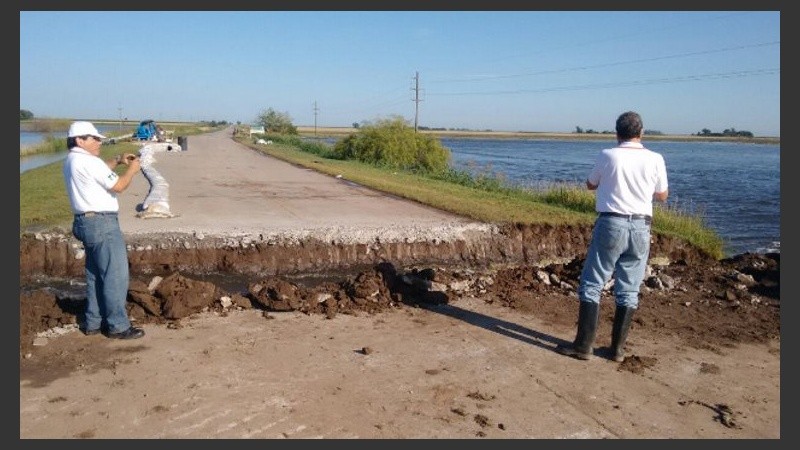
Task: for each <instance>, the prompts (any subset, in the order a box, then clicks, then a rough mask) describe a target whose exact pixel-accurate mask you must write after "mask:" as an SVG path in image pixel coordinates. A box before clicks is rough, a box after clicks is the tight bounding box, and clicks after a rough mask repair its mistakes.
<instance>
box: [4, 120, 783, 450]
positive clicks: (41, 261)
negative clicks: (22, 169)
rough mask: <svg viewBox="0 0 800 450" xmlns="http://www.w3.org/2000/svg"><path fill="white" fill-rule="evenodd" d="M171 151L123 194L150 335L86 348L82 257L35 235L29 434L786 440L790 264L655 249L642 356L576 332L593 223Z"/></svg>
mask: <svg viewBox="0 0 800 450" xmlns="http://www.w3.org/2000/svg"><path fill="white" fill-rule="evenodd" d="M188 146H189V151H187V152H182V153H179V154H169V155H167V154H162V155H159V156H158V157H157V158H158V164H157V166H156V167H157V168H158V170H159V172H160V173H161V174H162V175H163V176H164V177H165V179H166V180H168V181H169V184H170V192H169V193H170V205H171V207H172V212H173V213H174V214H175V216H174V217H173V218H170V219H146V220H142V219H139V218H137V216H136V213H137V206H138V205H137V203H140V202H142V200H143V199H144V198H145V197H146V195H147V193H148V185H147V183H146V182H145V181H144V180H143V179H142V178H137V179H136V180H134V183H132V185H131V187H130V188H129V191H126V193H124V194H123V196H122V197H121V199H120V208H121V209H120V223H121V225H122V228H123V231H124V232H125V233H126V240H127V241H128V243H129V252H128V254H129V261H130V267H131V274H132V282H131V284H130V287H129V291H128V310H129V314H130V316H131V317H132V319H133V320H134V321H135V324H137V325H138V326H141V327H143V328H144V330H145V331H146V333H147V334H146V336H144V337H143V338H142V339H138V340H132V341H120V340H114V339H108V338H105V337H104V336H102V335H94V336H84V335H83V334H81V333H80V332H79V331H78V330H77V327H76V325H75V323H76V317H77V316H78V315H79V314H80V312H81V311H82V309H83V308H84V303H85V293H84V289H85V285H84V284H83V281H84V280H83V260H82V253H81V248H80V245H79V244H78V243H77V242H76V241H75V240H74V239H73V238H70V236H69V234H68V233H66V232H64V231H63V230H62V231H59V230H50V231H47V232H45V231H39V232H36V233H25V234H23V235H21V237H20V247H19V249H20V309H19V313H20V329H19V370H20V424H19V425H20V438H242V439H246V438H572V439H574V438H756V439H777V438H780V437H781V426H780V422H781V408H780V406H781V401H780V400H781V383H780V375H781V358H780V350H781V345H780V344H781V329H780V316H781V314H780V309H781V308H780V306H781V302H780V255H779V254H768V255H754V254H744V255H738V256H736V257H733V258H730V259H725V260H722V261H716V260H712V259H709V258H708V257H707V256H704V255H703V254H701V253H699V252H697V251H696V250H694V249H692V248H691V247H687V246H686V245H685V244H683V243H681V242H679V241H675V240H672V239H669V238H667V237H665V236H655V237H654V240H653V243H652V246H651V261H650V273H649V274H648V277H647V279H646V281H645V287H643V289H642V294H641V301H640V308H639V310H638V311H637V312H636V315H635V316H634V321H633V325H632V327H631V330H630V334H629V337H628V342H627V345H626V349H627V357H626V359H625V360H624V361H623V362H622V363H617V362H613V361H611V360H609V359H607V357H606V352H605V346H607V345H608V344H609V343H610V334H611V332H610V330H611V322H612V317H613V310H614V302H613V298H612V296H611V294H610V293H609V292H606V293H605V294H604V296H603V300H602V303H601V323H600V326H599V330H598V335H597V342H596V349H595V357H594V358H593V359H592V360H591V361H578V360H575V359H572V358H568V357H564V356H562V355H560V354H558V353H556V352H555V351H553V350H554V348H555V347H556V346H557V345H558V344H562V343H566V342H569V341H571V340H572V338H573V337H574V335H575V325H576V319H577V309H578V302H577V295H576V293H575V289H576V287H577V284H578V274H579V271H580V267H581V265H582V263H583V261H582V258H583V254H584V253H585V249H586V245H587V243H588V239H589V237H590V232H591V228H590V227H589V226H585V227H584V226H570V227H552V226H527V225H526V226H523V225H518V224H476V223H472V222H470V221H467V220H464V219H463V218H458V217H453V216H452V215H448V214H446V213H443V212H441V211H435V210H431V209H430V208H426V207H424V206H421V205H416V204H413V203H411V202H406V201H404V200H402V199H397V198H393V197H390V196H386V195H382V194H380V193H376V192H373V191H369V190H367V189H364V188H363V187H359V186H356V185H353V184H352V183H348V182H347V181H346V180H342V179H337V178H334V177H327V176H323V175H320V174H316V173H314V172H313V171H309V170H306V169H302V168H297V167H293V166H291V165H288V164H285V163H283V162H280V161H276V160H274V159H272V158H268V157H265V156H263V155H259V154H257V153H255V152H253V151H251V150H249V149H247V148H245V147H243V146H241V145H239V144H236V143H233V142H231V140H230V130H225V131H224V132H218V133H212V134H209V135H208V136H205V135H203V136H192V137H191V138H190V140H189V145H188Z"/></svg>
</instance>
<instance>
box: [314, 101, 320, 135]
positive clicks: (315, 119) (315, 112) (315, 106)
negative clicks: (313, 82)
mask: <svg viewBox="0 0 800 450" xmlns="http://www.w3.org/2000/svg"><path fill="white" fill-rule="evenodd" d="M317 111H319V108H317V101H316V100H314V137H315V138H316V137H317Z"/></svg>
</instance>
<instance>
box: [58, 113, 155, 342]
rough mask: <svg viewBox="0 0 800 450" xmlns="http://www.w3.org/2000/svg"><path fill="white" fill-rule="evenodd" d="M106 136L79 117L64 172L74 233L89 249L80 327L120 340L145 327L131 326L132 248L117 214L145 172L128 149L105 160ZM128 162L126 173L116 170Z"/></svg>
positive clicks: (73, 127) (70, 135)
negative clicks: (120, 198) (126, 192)
mask: <svg viewBox="0 0 800 450" xmlns="http://www.w3.org/2000/svg"><path fill="white" fill-rule="evenodd" d="M103 139H105V136H103V135H102V134H100V133H99V132H98V131H97V128H95V126H94V125H92V124H91V123H90V122H83V121H78V122H73V123H72V125H70V127H69V132H68V134H67V147H68V148H69V154H68V155H67V158H66V161H65V162H64V168H63V175H64V183H65V185H66V188H67V195H68V196H69V202H70V206H71V207H72V212H73V213H74V214H75V216H74V218H73V221H72V234H73V235H74V236H75V237H76V238H77V239H78V240H80V241H81V242H82V243H83V247H84V250H85V252H86V260H85V265H86V310H85V312H84V314H83V318H82V319H81V320H80V322H81V323H80V324H79V327H80V329H81V331H83V333H84V334H86V335H92V334H97V333H100V332H101V331H102V332H104V333H105V335H106V336H108V337H110V338H115V339H137V338H140V337H142V336H144V330H142V329H141V328H136V327H133V326H131V322H130V320H129V318H128V312H127V310H126V308H125V306H126V302H127V298H128V283H129V281H130V274H129V271H128V250H127V247H126V245H125V239H124V237H123V235H122V230H120V227H119V220H118V217H117V213H118V211H119V203H118V202H117V194H118V193H121V192H122V191H124V190H125V189H127V187H128V186H129V185H130V183H131V180H132V179H133V176H134V175H136V173H137V172H139V168H140V163H139V159H138V158H137V157H136V155H134V154H131V153H128V154H125V155H117V157H116V158H114V159H111V160H108V161H103V160H102V159H101V158H100V146H101V145H102V142H103ZM119 164H125V165H127V166H128V167H127V169H126V170H125V172H124V173H123V174H122V176H119V175H117V173H116V172H114V170H113V169H115V168H116V167H117V166H118V165H119Z"/></svg>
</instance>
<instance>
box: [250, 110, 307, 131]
mask: <svg viewBox="0 0 800 450" xmlns="http://www.w3.org/2000/svg"><path fill="white" fill-rule="evenodd" d="M256 122H257V123H258V124H259V125H261V126H263V127H264V131H266V132H267V133H278V134H297V127H296V126H294V125H293V124H292V118H291V117H290V116H289V114H288V113H285V112H278V111H275V110H274V109H272V108H269V109H267V110H266V111H263V112H262V113H261V114H260V115H259V116H258V120H257V121H256Z"/></svg>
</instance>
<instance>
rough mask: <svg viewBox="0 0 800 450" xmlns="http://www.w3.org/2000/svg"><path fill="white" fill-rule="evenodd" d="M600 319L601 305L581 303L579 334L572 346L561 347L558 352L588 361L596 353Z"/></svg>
mask: <svg viewBox="0 0 800 450" xmlns="http://www.w3.org/2000/svg"><path fill="white" fill-rule="evenodd" d="M599 318H600V304H599V303H593V302H584V301H581V302H580V307H579V309H578V332H577V333H575V341H574V342H573V343H572V344H570V345H559V346H558V347H556V351H557V352H558V353H561V354H562V355H567V356H572V357H573V358H578V359H582V360H588V359H590V358H591V357H592V353H594V348H593V347H592V345H593V344H594V337H595V335H596V334H597V321H598V320H599Z"/></svg>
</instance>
